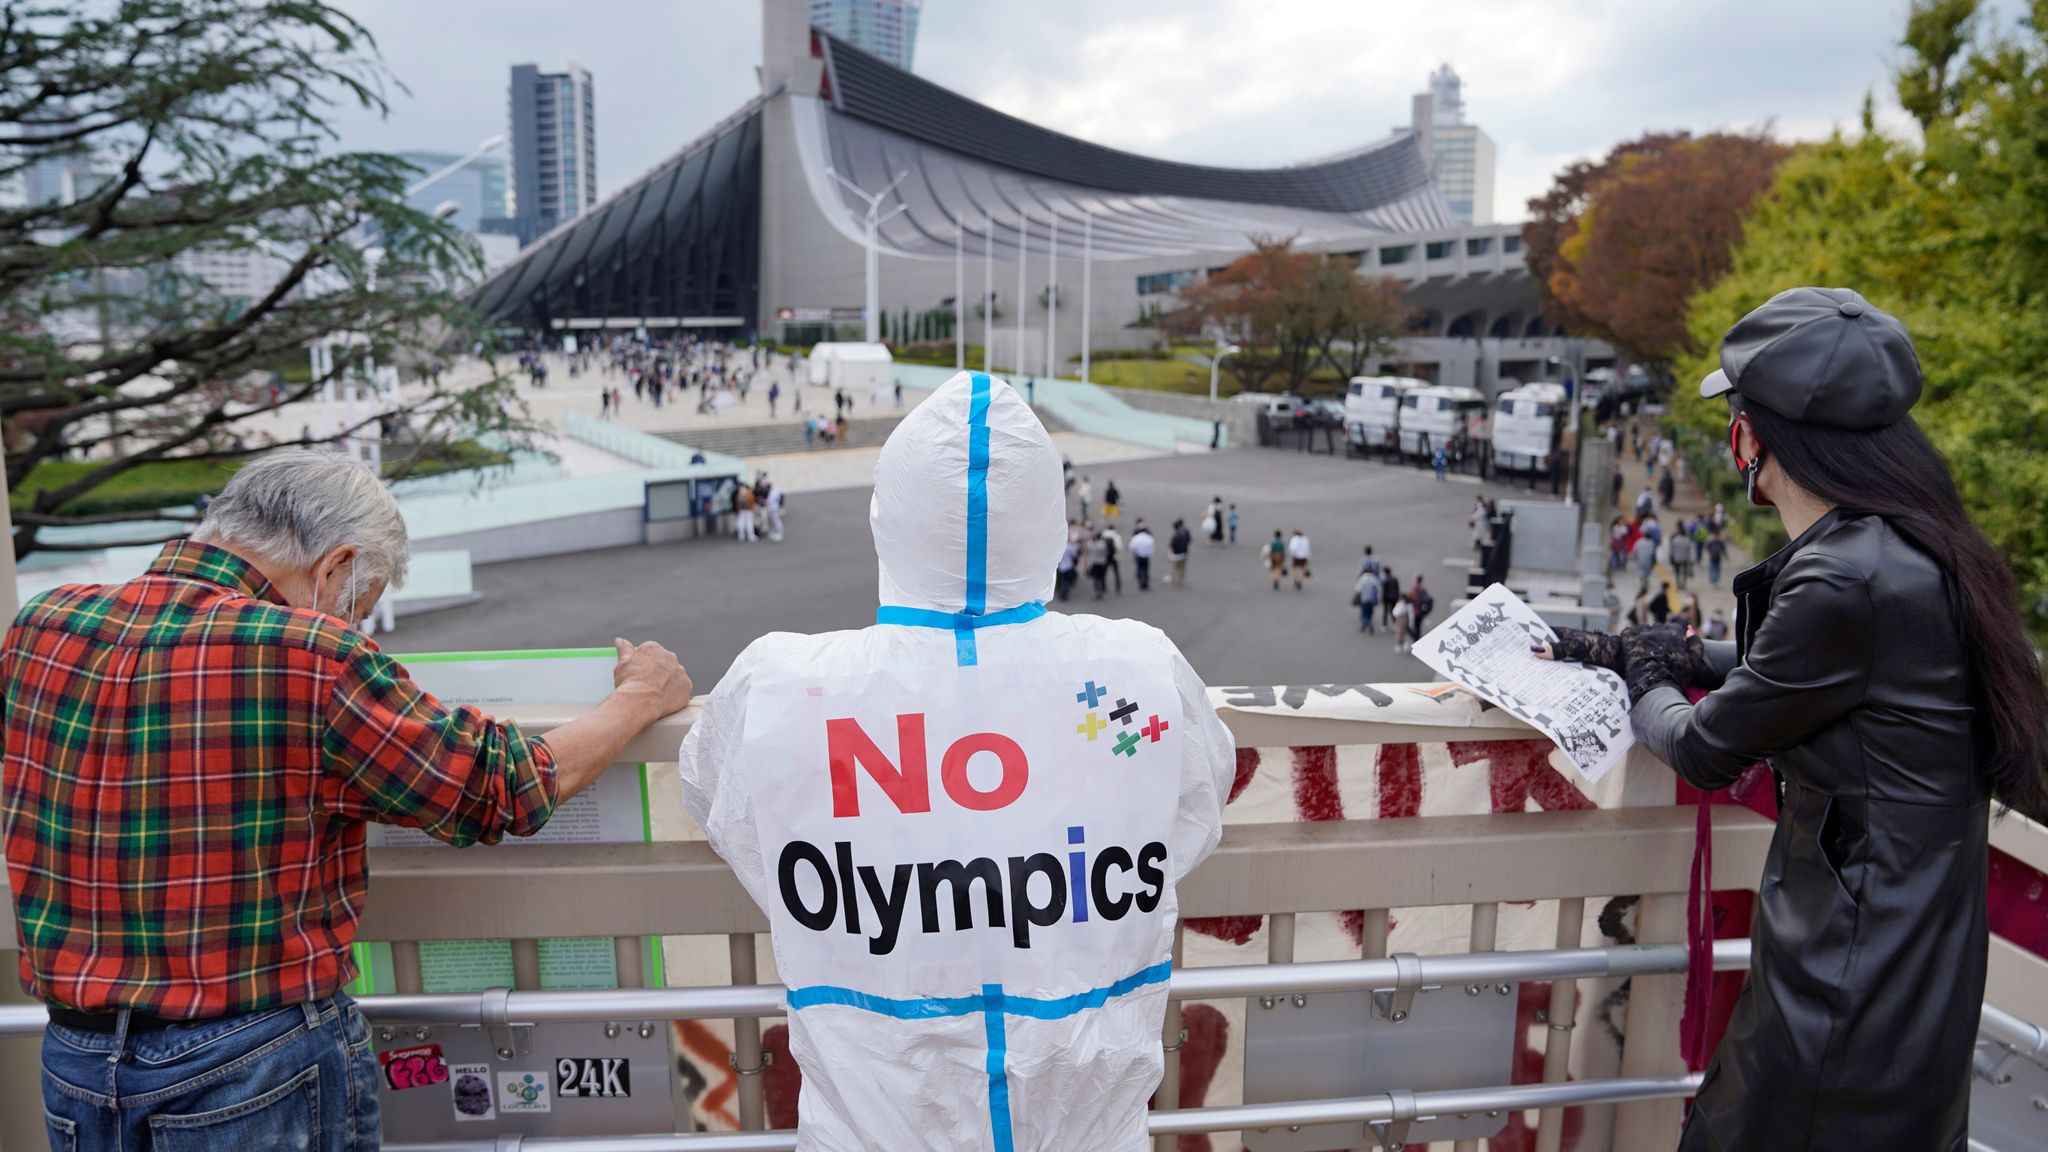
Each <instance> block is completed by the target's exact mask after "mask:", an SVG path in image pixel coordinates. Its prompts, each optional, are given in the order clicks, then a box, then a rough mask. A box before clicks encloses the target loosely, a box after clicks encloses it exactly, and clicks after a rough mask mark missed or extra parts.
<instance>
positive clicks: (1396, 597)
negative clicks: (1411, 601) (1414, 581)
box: [1380, 568, 1401, 627]
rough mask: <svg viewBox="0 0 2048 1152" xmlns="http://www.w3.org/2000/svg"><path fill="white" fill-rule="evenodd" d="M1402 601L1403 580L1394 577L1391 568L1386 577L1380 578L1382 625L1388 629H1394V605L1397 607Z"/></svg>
mask: <svg viewBox="0 0 2048 1152" xmlns="http://www.w3.org/2000/svg"><path fill="white" fill-rule="evenodd" d="M1400 601H1401V578H1400V577H1399V576H1396V575H1394V572H1393V569H1391V568H1390V569H1388V570H1387V572H1386V574H1385V575H1383V576H1381V577H1380V622H1381V623H1383V624H1385V625H1387V626H1388V627H1392V626H1393V623H1394V605H1395V604H1398V603H1400Z"/></svg>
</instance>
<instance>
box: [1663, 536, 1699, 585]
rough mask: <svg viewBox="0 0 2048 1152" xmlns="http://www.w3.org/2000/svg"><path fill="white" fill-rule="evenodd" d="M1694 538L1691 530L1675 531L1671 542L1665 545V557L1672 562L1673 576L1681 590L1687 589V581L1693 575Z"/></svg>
mask: <svg viewBox="0 0 2048 1152" xmlns="http://www.w3.org/2000/svg"><path fill="white" fill-rule="evenodd" d="M1692 550H1693V540H1692V534H1691V533H1690V532H1684V531H1679V532H1673V533H1672V534H1671V543H1669V544H1667V545H1665V546H1664V553H1665V555H1664V558H1665V559H1666V560H1668V561H1670V563H1671V578H1672V579H1673V580H1675V581H1677V583H1678V588H1679V591H1681V592H1682V591H1684V590H1685V582H1686V580H1687V579H1688V578H1690V577H1691V576H1692Z"/></svg>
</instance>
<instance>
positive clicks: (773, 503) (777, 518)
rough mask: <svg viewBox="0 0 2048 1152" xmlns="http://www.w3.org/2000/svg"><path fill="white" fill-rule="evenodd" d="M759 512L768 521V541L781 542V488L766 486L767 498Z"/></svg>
mask: <svg viewBox="0 0 2048 1152" xmlns="http://www.w3.org/2000/svg"><path fill="white" fill-rule="evenodd" d="M761 511H762V514H763V515H764V516H766V517H767V519H768V539H770V540H772V541H774V542H775V543H777V544H780V543H781V542H782V486H781V485H779V484H770V485H768V498H767V499H766V500H765V501H763V502H762V504H761Z"/></svg>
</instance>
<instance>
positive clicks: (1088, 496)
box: [1074, 473, 1095, 520]
mask: <svg viewBox="0 0 2048 1152" xmlns="http://www.w3.org/2000/svg"><path fill="white" fill-rule="evenodd" d="M1074 495H1075V496H1076V498H1078V499H1079V500H1080V501H1081V519H1083V520H1086V519H1087V518H1088V503H1089V501H1091V500H1094V499H1095V485H1093V484H1090V483H1089V482H1088V476H1087V474H1086V473H1083V474H1082V476H1081V486H1080V487H1079V488H1076V489H1075V490H1074Z"/></svg>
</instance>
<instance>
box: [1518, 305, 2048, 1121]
mask: <svg viewBox="0 0 2048 1152" xmlns="http://www.w3.org/2000/svg"><path fill="white" fill-rule="evenodd" d="M1921 391H1922V381H1921V376H1920V368H1919V360H1918V358H1917V356H1916V354H1915V352H1914V349H1913V345H1912V340H1911V337H1910V336H1909V335H1908V334H1907V332H1906V329H1905V326H1904V325H1902V324H1900V323H1899V322H1898V321H1897V320H1896V319H1894V318H1892V317H1891V316H1889V315H1887V314H1885V313H1884V312H1882V311H1880V310H1879V309H1878V308H1876V307H1875V306H1873V305H1872V304H1871V303H1870V302H1869V301H1867V300H1864V299H1863V298H1862V297H1861V296H1858V295H1857V294H1856V293H1854V292H1852V291H1850V290H1848V289H1843V288H1794V289H1791V290H1789V291H1787V292H1782V293H1780V294H1778V295H1777V296H1775V297H1773V298H1771V299H1770V300H1769V301H1767V302H1766V303H1764V304H1763V305H1762V306H1760V307H1759V308H1758V309H1756V310H1755V311H1753V312H1751V313H1750V314H1749V315H1747V316H1745V317H1743V318H1742V319H1741V320H1739V321H1737V322H1736V324H1735V326H1734V327H1732V328H1730V329H1729V330H1728V332H1727V334H1726V336H1725V337H1724V338H1723V339H1722V342H1721V367H1720V369H1719V370H1717V371H1715V372H1713V373H1711V374H1710V375H1708V376H1707V378H1706V380H1705V381H1703V382H1702V383H1701V385H1700V395H1701V397H1702V398H1705V399H1714V398H1722V399H1723V402H1724V403H1726V404H1727V406H1728V414H1729V429H1728V438H1729V445H1730V448H1731V449H1732V455H1733V457H1734V463H1735V466H1736V468H1737V470H1738V471H1739V473H1740V474H1741V476H1742V477H1743V480H1744V483H1745V486H1746V488H1747V490H1748V493H1749V497H1750V499H1751V501H1752V502H1753V503H1755V504H1757V505H1758V506H1760V507H1768V508H1771V509H1773V510H1775V511H1776V513H1777V515H1778V517H1779V519H1780V521H1781V522H1782V524H1783V528H1784V531H1785V534H1786V535H1787V536H1788V537H1789V538H1790V540H1791V543H1789V544H1787V545H1786V546H1785V547H1783V548H1781V549H1779V550H1778V551H1777V552H1776V553H1775V554H1773V555H1772V556H1770V557H1769V558H1768V559H1766V560H1764V561H1762V562H1761V563H1759V564H1757V565H1756V566H1755V567H1753V568H1751V569H1749V570H1748V571H1746V572H1744V573H1742V574H1741V575H1740V576H1738V577H1736V579H1735V583H1734V588H1735V596H1736V601H1737V611H1736V630H1735V631H1736V638H1735V639H1734V640H1733V641H1731V642H1713V643H1689V642H1688V641H1687V640H1686V639H1685V637H1684V636H1683V635H1682V634H1681V633H1680V632H1679V630H1678V629H1676V628H1666V629H1662V630H1658V629H1648V630H1637V631H1634V632H1633V633H1624V634H1623V639H1622V641H1621V642H1617V641H1616V640H1615V639H1614V638H1611V637H1604V636H1597V635H1592V636H1589V635H1587V634H1584V633H1578V634H1573V633H1560V635H1559V639H1558V642H1557V644H1556V645H1554V646H1553V648H1554V650H1553V651H1551V652H1550V653H1548V654H1549V655H1552V656H1562V657H1565V658H1570V659H1581V660H1586V661H1588V662H1592V663H1597V664H1601V665H1603V666H1606V667H1609V668H1615V667H1616V666H1617V665H1619V667H1618V669H1617V670H1618V671H1620V672H1621V673H1622V675H1623V677H1624V679H1625V680H1626V681H1627V683H1628V688H1629V695H1630V697H1631V699H1632V700H1633V701H1634V705H1633V707H1632V708H1631V710H1630V713H1629V720H1630V724H1631V726H1632V727H1633V728H1634V729H1635V734H1636V739H1637V740H1638V741H1640V742H1641V743H1642V744H1643V746H1644V749H1645V750H1646V751H1648V752H1649V753H1651V754H1652V755H1654V756H1656V757H1657V758H1658V759H1660V760H1662V761H1663V762H1664V763H1666V764H1669V765H1670V766H1671V768H1672V770H1673V771H1675V772H1676V773H1678V775H1679V776H1680V777H1682V778H1683V779H1684V780H1685V781H1686V782H1687V783H1689V784H1691V785H1692V786H1693V787H1694V788H1697V789H1700V790H1702V791H1703V792H1704V791H1707V790H1712V789H1719V788H1726V787H1728V786H1730V785H1732V784H1734V783H1736V782H1737V781H1738V780H1739V779H1740V778H1741V777H1742V775H1743V774H1744V773H1745V771H1747V770H1748V768H1749V767H1750V766H1751V765H1752V764H1754V763H1756V762H1757V761H1758V760H1760V759H1763V758H1766V757H1768V758H1769V764H1770V766H1771V768H1772V770H1773V772H1774V774H1775V775H1776V777H1777V794H1778V797H1779V803H1778V812H1777V822H1778V829H1777V834H1776V835H1775V836H1774V837H1773V838H1772V840H1771V845H1770V851H1769V853H1768V855H1767V856H1766V858H1765V861H1764V868H1763V875H1764V876H1765V878H1766V879H1765V883H1764V885H1763V887H1762V888H1761V889H1759V891H1758V894H1757V900H1756V909H1755V916H1754V921H1753V926H1752V929H1751V939H1752V963H1751V966H1750V975H1749V979H1748V982H1747V985H1746V986H1745V987H1744V989H1743V992H1742V996H1741V998H1740V999H1739V1000H1738V1001H1737V1002H1736V1004H1735V1008H1734V1014H1733V1016H1732V1017H1731V1019H1730V1020H1729V1023H1728V1027H1727V1032H1726V1034H1725V1036H1724V1038H1723V1039H1722V1041H1721V1043H1720V1047H1719V1050H1718V1051H1716V1052H1714V1053H1713V1056H1712V1061H1711V1062H1710V1063H1709V1064H1708V1065H1707V1069H1706V1075H1705V1077H1704V1079H1703V1081H1702V1083H1701V1086H1700V1088H1699V1090H1698V1092H1697V1094H1696V1095H1695V1097H1694V1101H1693V1107H1692V1111H1691V1112H1690V1113H1689V1114H1688V1115H1687V1117H1686V1122H1685V1128H1684V1132H1683V1134H1682V1135H1681V1136H1680V1138H1679V1145H1678V1147H1679V1152H1715V1150H1729V1152H1733V1150H1735V1149H1752V1148H1755V1149H1764V1148H1768V1149H1773V1150H1778V1149H1786V1150H1791V1152H1862V1150H1863V1149H1870V1148H1886V1149H1891V1148H1897V1149H1907V1148H1913V1149H1921V1148H1926V1149H1960V1148H1962V1147H1963V1146H1964V1145H1965V1144H1966V1143H1967V1142H1968V1140H1969V1120H1970V1111H1971V1109H1970V1097H1971V1087H1972V1083H1973V1079H1974V1078H1973V1074H1972V1067H1973V1061H1974V1060H1975V1059H1976V1058H1977V1046H1976V1045H1977V1032H1978V1021H1979V1019H1980V1015H1981V1011H1982V1003H1983V997H1984V984H1985V969H1986V965H1987V962H1988V956H1987V954H1988V951H1989V940H1990V932H1989V930H1988V928H1987V919H1988V910H1987V893H1986V886H1985V879H1984V878H1985V875H1986V873H1987V871H1988V869H1989V867H1990V859H1989V855H1990V848H1989V844H1988V837H1989V831H1990V824H1991V813H1992V810H1993V807H1994V805H2009V806H2011V807H2014V808H2018V809H2020V810H2021V811H2024V812H2031V813H2034V814H2037V815H2038V814H2041V813H2043V812H2044V811H2048V687H2044V685H2043V682H2042V677H2041V664H2040V660H2039V657H2038V655H2037V654H2036V653H2035V651H2034V649H2033V646H2032V642H2031V639H2030V638H2029V636H2028V632H2027V627H2026V623H2025V620H2024V617H2023V616H2022V614H2021V607H2020V603H2019V595H2018V592H2017V588H2016V585H2015V581H2014V579H2013V575H2012V570H2011V568H2010V567H2009V566H2008V565H2007V563H2006V561H2005V559H2004V558H2003V557H2002V556H2000V555H1999V553H1998V552H1997V551H1996V550H1995V549H1994V548H1993V547H1992V546H1991V545H1990V543H1988V542H1987V541H1986V540H1985V539H1984V536H1983V534H1982V533H1981V532H1980V531H1979V530H1978V529H1977V526H1976V525H1975V524H1973V523H1972V522H1971V521H1970V518H1969V514H1968V513H1967V512H1966V511H1965V510H1964V507H1963V502H1962V499H1961V497H1960V495H1959V494H1958V492H1957V489H1956V484H1955V481H1954V479H1953V477H1952V476H1951V474H1950V470H1949V467H1948V464H1947V462H1946V461H1944V460H1943V458H1942V456H1941V453H1940V452H1939V451H1938V450H1937V449H1936V448H1935V447H1934V445H1933V444H1932V443H1931V442H1929V440H1928V439H1927V436H1926V434H1925V433H1923V432H1922V431H1921V430H1920V428H1919V426H1918V425H1917V424H1916V423H1915V422H1914V421H1913V419H1912V417H1911V414H1910V413H1911V409H1912V407H1913V405H1914V403H1915V402H1916V401H1917V400H1918V399H1919V397H1920V394H1921ZM1702 692H1703V693H1704V695H1700V693H1702ZM1700 975H1701V976H1704V975H1705V974H1704V972H1702V973H1700ZM1694 1043H1697V1042H1696V1041H1695V1042H1694ZM1691 1046H1692V1045H1690V1044H1689V1045H1688V1047H1691ZM1693 1054H1694V1055H1704V1053H1703V1052H1698V1051H1697V1050H1696V1049H1695V1052H1694V1053H1693Z"/></svg>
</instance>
